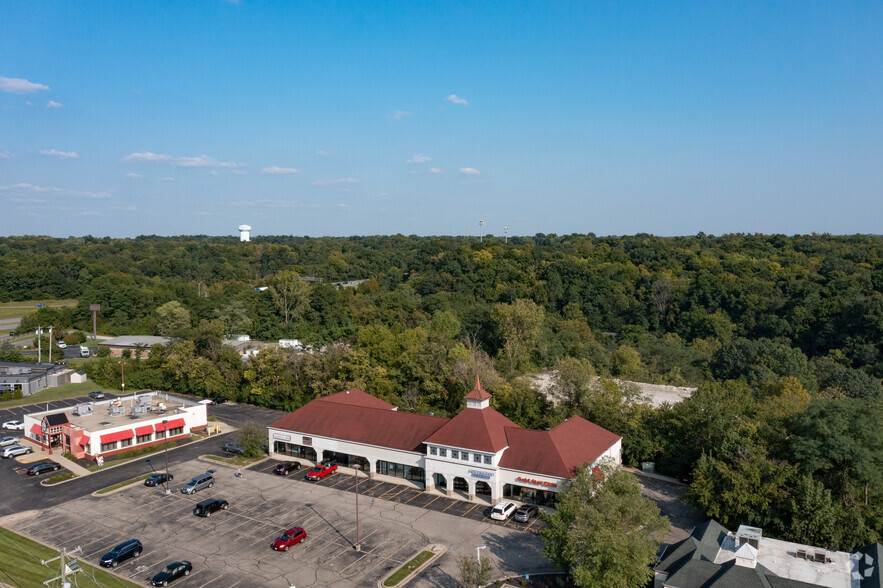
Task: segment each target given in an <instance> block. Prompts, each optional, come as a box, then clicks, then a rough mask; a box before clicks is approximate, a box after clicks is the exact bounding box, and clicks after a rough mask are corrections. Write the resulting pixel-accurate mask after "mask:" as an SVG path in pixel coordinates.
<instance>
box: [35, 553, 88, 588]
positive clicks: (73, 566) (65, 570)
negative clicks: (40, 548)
mask: <svg viewBox="0 0 883 588" xmlns="http://www.w3.org/2000/svg"><path fill="white" fill-rule="evenodd" d="M78 551H79V552H82V551H83V550H82V549H81V548H80V546H79V545H78V546H77V548H76V549H74V550H73V551H71V553H76V552H78ZM66 558H67V550H65V549H64V548H62V549H61V554H60V555H59V556H58V557H53V558H52V559H46V560H42V559H41V560H40V563H41V564H43V565H44V566H46V567H49V566H48V565H47V564H50V563H52V562H54V561H55V560H57V559H60V560H61V574H60V575H58V576H55V577H54V578H52V579H51V580H46V581H45V582H43V585H44V586H49V585H50V584H54V583H55V581H56V580H61V586H62V588H70V585H71V584H70V582H68V581H67V576H68V574H72V575H76V573H77V572H81V571H82V570H81V569H80V562H78V561H77V560H75V559H72V560H71V561H70V562H69V563H68V562H66V561H65V559H66Z"/></svg>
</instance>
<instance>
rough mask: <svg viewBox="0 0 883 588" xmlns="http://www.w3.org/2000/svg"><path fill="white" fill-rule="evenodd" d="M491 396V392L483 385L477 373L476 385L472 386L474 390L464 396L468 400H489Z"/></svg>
mask: <svg viewBox="0 0 883 588" xmlns="http://www.w3.org/2000/svg"><path fill="white" fill-rule="evenodd" d="M490 397H491V395H490V393H489V392H488V391H487V390H485V389H484V388H482V387H481V380H479V379H478V374H476V375H475V386H474V387H473V388H472V391H471V392H469V394H467V395H466V396H464V397H463V398H465V399H466V400H487V399H489V398H490Z"/></svg>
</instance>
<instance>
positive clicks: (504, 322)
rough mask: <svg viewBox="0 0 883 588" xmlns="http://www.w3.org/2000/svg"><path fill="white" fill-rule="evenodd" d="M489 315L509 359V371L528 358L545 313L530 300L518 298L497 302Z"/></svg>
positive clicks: (512, 371)
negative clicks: (507, 302) (504, 302)
mask: <svg viewBox="0 0 883 588" xmlns="http://www.w3.org/2000/svg"><path fill="white" fill-rule="evenodd" d="M491 316H492V317H493V319H494V321H495V322H496V323H497V329H498V331H499V334H500V337H501V339H502V340H503V351H504V353H505V354H506V357H507V358H508V360H509V373H510V374H511V373H514V372H515V368H516V366H518V365H520V364H522V363H527V362H529V360H530V349H531V348H532V347H534V346H535V345H536V343H537V339H538V338H539V335H540V327H542V325H543V318H544V316H545V313H544V312H543V309H542V307H540V306H537V305H536V303H534V302H533V301H531V300H525V299H522V298H520V299H518V300H516V301H515V302H513V303H511V304H497V305H495V306H494V307H493V308H492V309H491Z"/></svg>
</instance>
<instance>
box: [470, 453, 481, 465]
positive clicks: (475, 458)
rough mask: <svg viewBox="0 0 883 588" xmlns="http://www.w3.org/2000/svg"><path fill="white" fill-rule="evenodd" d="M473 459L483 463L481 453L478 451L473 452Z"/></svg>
mask: <svg viewBox="0 0 883 588" xmlns="http://www.w3.org/2000/svg"><path fill="white" fill-rule="evenodd" d="M472 461H474V462H475V463H481V455H479V454H478V453H473V454H472Z"/></svg>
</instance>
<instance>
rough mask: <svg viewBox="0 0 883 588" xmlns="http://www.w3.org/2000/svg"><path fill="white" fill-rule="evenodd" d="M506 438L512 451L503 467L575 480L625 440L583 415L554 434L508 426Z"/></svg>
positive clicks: (503, 460)
mask: <svg viewBox="0 0 883 588" xmlns="http://www.w3.org/2000/svg"><path fill="white" fill-rule="evenodd" d="M482 412H484V411H482ZM506 435H507V437H508V439H509V449H507V450H506V452H505V453H504V454H503V458H502V459H501V460H500V467H501V468H506V469H510V470H519V471H523V472H533V473H537V474H546V475H549V476H556V477H558V478H570V477H572V476H573V474H574V471H575V470H576V468H577V467H579V466H581V465H583V464H585V463H586V462H589V463H591V462H594V461H595V460H596V459H598V458H599V457H600V456H601V455H602V454H603V453H604V452H605V451H607V450H608V449H609V448H610V447H611V446H612V445H613V444H615V443H616V442H617V441H619V440H620V439H622V437H620V436H619V435H616V434H614V433H611V432H610V431H608V430H607V429H605V428H603V427H599V426H598V425H596V424H595V423H592V422H590V421H587V420H586V419H584V418H582V417H579V416H573V417H571V418H569V419H567V420H566V421H564V422H563V423H561V424H560V425H558V426H557V427H555V428H554V429H552V430H551V431H535V430H533V429H522V428H520V427H519V428H512V427H507V428H506Z"/></svg>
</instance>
